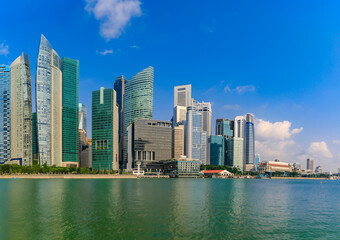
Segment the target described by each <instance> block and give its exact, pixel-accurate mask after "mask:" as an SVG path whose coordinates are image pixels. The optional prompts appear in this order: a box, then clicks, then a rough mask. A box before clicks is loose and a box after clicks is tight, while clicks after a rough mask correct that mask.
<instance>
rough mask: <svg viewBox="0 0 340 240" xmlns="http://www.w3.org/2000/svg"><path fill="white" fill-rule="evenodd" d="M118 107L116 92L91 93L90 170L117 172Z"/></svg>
mask: <svg viewBox="0 0 340 240" xmlns="http://www.w3.org/2000/svg"><path fill="white" fill-rule="evenodd" d="M118 121H119V120H118V105H117V102H116V91H115V90H113V89H104V88H103V87H101V88H100V90H97V91H93V92H92V168H93V169H98V170H118V164H119V163H118V131H119V129H118V127H119V126H118Z"/></svg>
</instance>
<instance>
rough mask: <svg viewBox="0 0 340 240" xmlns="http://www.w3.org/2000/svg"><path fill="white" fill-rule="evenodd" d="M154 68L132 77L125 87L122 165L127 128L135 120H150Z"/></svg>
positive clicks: (124, 161) (124, 163)
mask: <svg viewBox="0 0 340 240" xmlns="http://www.w3.org/2000/svg"><path fill="white" fill-rule="evenodd" d="M153 79H154V68H153V67H151V66H150V67H148V68H145V69H144V70H142V71H141V72H139V73H137V74H136V75H135V76H133V77H132V78H131V79H130V80H129V81H128V82H127V84H126V85H125V94H124V97H123V101H124V108H123V130H124V139H123V163H122V167H123V168H126V166H127V165H126V163H127V127H128V126H129V125H130V124H131V123H132V122H133V121H134V120H135V119H152V113H153Z"/></svg>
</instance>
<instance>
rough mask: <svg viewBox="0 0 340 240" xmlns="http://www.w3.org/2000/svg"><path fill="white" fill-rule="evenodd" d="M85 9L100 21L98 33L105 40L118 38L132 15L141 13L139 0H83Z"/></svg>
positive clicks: (135, 15)
mask: <svg viewBox="0 0 340 240" xmlns="http://www.w3.org/2000/svg"><path fill="white" fill-rule="evenodd" d="M85 1H86V3H87V4H86V7H85V10H86V11H88V12H89V13H93V15H94V17H95V18H96V19H97V20H99V21H100V34H101V36H102V37H104V38H105V39H106V40H111V39H113V38H118V37H119V36H120V35H121V34H122V32H123V30H124V28H125V27H126V26H127V25H128V23H129V22H130V19H131V18H133V17H139V16H141V15H142V9H141V7H140V5H141V2H140V1H139V0H85Z"/></svg>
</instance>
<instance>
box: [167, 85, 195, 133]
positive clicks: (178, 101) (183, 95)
mask: <svg viewBox="0 0 340 240" xmlns="http://www.w3.org/2000/svg"><path fill="white" fill-rule="evenodd" d="M189 106H192V99H191V84H188V85H181V86H176V87H174V113H173V114H174V115H173V119H172V126H173V127H175V126H178V125H181V124H183V125H184V124H185V120H186V116H187V107H189Z"/></svg>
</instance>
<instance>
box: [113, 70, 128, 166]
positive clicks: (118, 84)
mask: <svg viewBox="0 0 340 240" xmlns="http://www.w3.org/2000/svg"><path fill="white" fill-rule="evenodd" d="M126 83H127V79H126V77H124V76H119V77H117V78H116V81H115V82H114V84H113V88H114V90H115V91H116V93H117V104H118V107H119V109H118V112H119V159H120V161H122V159H123V136H124V131H125V130H126V129H125V130H124V129H123V123H124V120H123V109H124V94H125V85H126ZM121 164H122V162H121Z"/></svg>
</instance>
